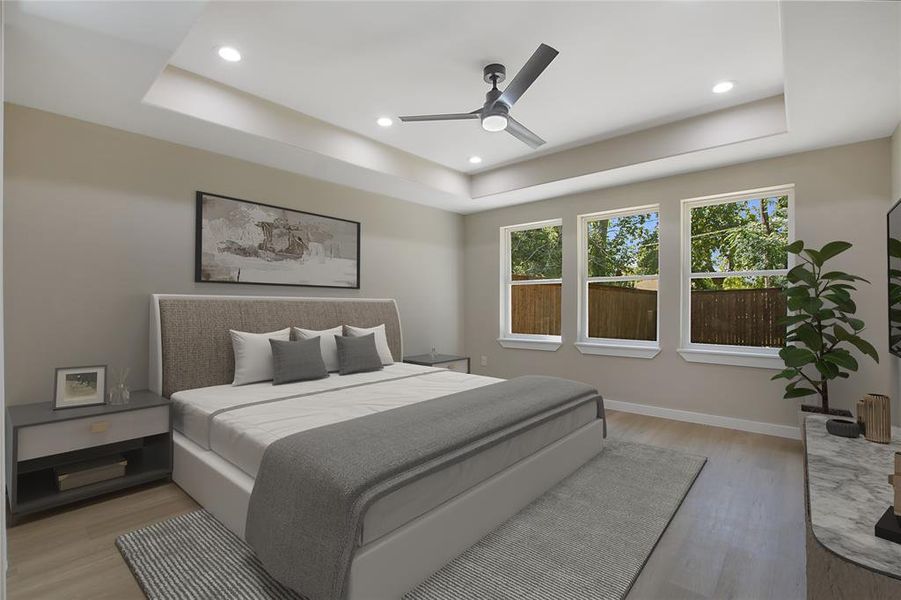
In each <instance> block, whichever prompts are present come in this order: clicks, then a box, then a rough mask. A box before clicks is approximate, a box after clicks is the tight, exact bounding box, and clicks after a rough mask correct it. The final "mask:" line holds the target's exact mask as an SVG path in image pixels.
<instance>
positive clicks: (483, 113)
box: [398, 44, 559, 148]
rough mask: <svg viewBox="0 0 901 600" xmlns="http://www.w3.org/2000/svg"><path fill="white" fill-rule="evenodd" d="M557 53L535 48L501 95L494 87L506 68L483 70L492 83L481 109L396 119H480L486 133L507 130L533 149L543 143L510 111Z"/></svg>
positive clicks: (490, 66) (502, 76)
mask: <svg viewBox="0 0 901 600" xmlns="http://www.w3.org/2000/svg"><path fill="white" fill-rule="evenodd" d="M557 54H559V53H558V52H557V51H556V50H554V49H553V48H551V47H550V46H548V45H547V44H541V45H540V46H538V50H536V51H535V52H534V53H533V54H532V56H531V57H530V58H529V60H528V61H526V64H525V65H523V67H522V69H520V70H519V73H517V74H516V77H514V78H513V81H511V82H510V83H509V84H508V85H507V87H506V89H505V90H504V91H503V92H501V91H500V90H499V89H497V84H499V83H500V82H502V81H503V80H504V79H506V77H507V69H506V67H504V65H500V64H497V63H493V64H490V65H488V66H487V67H485V69H484V75H483V77H484V79H485V81H486V82H487V83H490V84H491V89H490V90H489V91H488V93H487V94H485V104H483V105H482V107H481V108H477V109H476V110H474V111H472V112H468V113H450V114H444V115H413V116H406V117H398V118H399V119H400V120H401V121H403V122H405V123H408V122H415V121H464V120H469V119H479V120H481V122H482V129H484V130H485V131H506V132H507V133H509V134H510V135H512V136H513V137H515V138H516V139H518V140H520V141H523V142H525V143H526V144H528V145H529V146H531V147H532V148H537V147H539V146H541V145H542V144H544V140H543V139H541V138H540V137H538V136H537V135H535V134H534V133H533V132H532V131H530V130H529V129H528V128H527V127H526V126H525V125H523V124H522V123H520V122H519V121H517V120H516V119H514V118H513V117H511V116H510V109H511V108H513V105H514V104H515V103H516V101H517V100H519V98H520V97H521V96H522V95H523V94H524V93H525V92H526V90H527V89H529V87H530V86H531V85H532V84H533V83H535V80H536V79H538V76H539V75H541V73H542V72H543V71H544V70H545V69H546V68H547V66H548V65H549V64H551V61H552V60H554V59H555V58H556V57H557Z"/></svg>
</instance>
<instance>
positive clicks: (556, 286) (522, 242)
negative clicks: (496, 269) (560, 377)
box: [498, 219, 563, 350]
mask: <svg viewBox="0 0 901 600" xmlns="http://www.w3.org/2000/svg"><path fill="white" fill-rule="evenodd" d="M562 283H563V224H562V221H560V219H556V220H553V221H542V222H540V223H528V224H525V225H515V226H511V227H502V228H501V335H500V338H499V339H498V342H499V343H500V344H501V345H502V346H504V347H505V348H526V349H533V350H556V349H557V348H559V347H560V293H561V287H562Z"/></svg>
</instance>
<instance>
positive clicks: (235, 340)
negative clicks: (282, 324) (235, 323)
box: [229, 327, 291, 385]
mask: <svg viewBox="0 0 901 600" xmlns="http://www.w3.org/2000/svg"><path fill="white" fill-rule="evenodd" d="M229 333H230V334H231V336H232V348H233V349H234V351H235V380H234V381H233V382H232V385H244V384H247V383H256V382H257V381H269V380H271V379H272V346H271V345H270V344H269V340H284V341H288V340H290V339H291V328H290V327H286V328H285V329H281V330H279V331H270V332H269V333H247V332H246V331H235V330H234V329H229Z"/></svg>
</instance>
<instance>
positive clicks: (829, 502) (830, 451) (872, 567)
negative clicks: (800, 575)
mask: <svg viewBox="0 0 901 600" xmlns="http://www.w3.org/2000/svg"><path fill="white" fill-rule="evenodd" d="M801 430H802V431H801V438H802V440H803V442H804V479H805V482H804V483H805V485H804V487H805V504H806V506H805V511H806V516H807V598H808V599H809V600H833V599H835V600H838V599H842V600H844V599H847V600H852V599H854V600H857V599H859V598H867V599H873V600H881V599H883V598H884V599H886V600H888V599H890V598H901V544H896V543H894V542H890V541H887V540H883V539H881V538H878V537H876V536H875V535H874V534H873V526H874V525H875V524H876V521H878V520H879V517H881V516H882V513H884V512H885V509H886V508H888V507H889V506H890V505H891V504H892V502H893V500H894V497H893V492H892V487H891V486H890V485H889V484H888V475H889V474H890V473H892V472H894V454H895V452H896V451H901V429H899V428H897V427H893V428H892V437H893V440H892V443H891V444H876V443H873V442H868V441H867V440H866V439H864V437H863V436H860V437H859V438H857V439H849V438H842V437H837V436H834V435H830V434H829V433H828V432H827V431H826V417H825V416H821V415H811V416H806V417H805V418H804V420H803V422H802V426H801Z"/></svg>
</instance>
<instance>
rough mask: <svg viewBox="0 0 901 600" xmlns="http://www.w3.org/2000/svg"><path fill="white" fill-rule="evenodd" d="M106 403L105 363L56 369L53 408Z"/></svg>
mask: <svg viewBox="0 0 901 600" xmlns="http://www.w3.org/2000/svg"><path fill="white" fill-rule="evenodd" d="M95 404H106V365H99V366H96V367H66V368H61V369H57V370H56V387H55V389H54V394H53V410H59V409H61V408H76V407H78V406H93V405H95Z"/></svg>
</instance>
